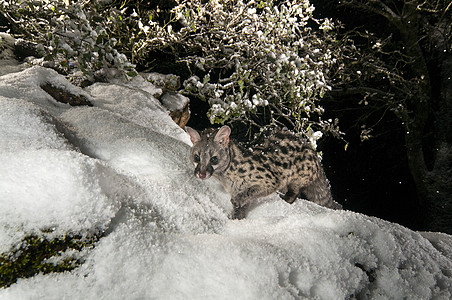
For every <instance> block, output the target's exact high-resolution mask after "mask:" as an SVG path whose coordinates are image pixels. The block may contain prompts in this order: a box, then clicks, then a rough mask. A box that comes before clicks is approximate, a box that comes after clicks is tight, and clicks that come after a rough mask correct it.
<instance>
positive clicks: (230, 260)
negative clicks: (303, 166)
mask: <svg viewBox="0 0 452 300" xmlns="http://www.w3.org/2000/svg"><path fill="white" fill-rule="evenodd" d="M45 82H49V83H52V84H53V85H55V86H58V87H60V88H64V89H66V90H68V91H70V92H71V93H74V94H83V95H85V96H86V97H87V98H88V99H89V100H90V102H91V103H93V104H94V107H71V106H69V105H67V104H62V103H58V102H56V101H55V100H54V99H53V98H52V97H51V96H50V95H48V94H47V93H45V92H44V91H43V90H42V89H41V88H40V85H41V84H43V83H45ZM155 89H156V88H155V87H154V86H152V85H151V84H150V83H148V82H147V81H145V80H140V79H137V80H135V81H134V82H133V83H130V84H128V83H125V82H115V83H110V84H95V85H93V86H90V87H88V88H86V89H84V90H83V89H80V88H77V87H75V86H72V85H71V84H70V83H69V82H67V81H66V80H65V79H64V78H63V77H61V76H59V75H58V74H57V73H55V72H54V71H52V70H49V69H44V68H40V67H34V68H30V69H26V70H24V71H21V72H17V73H12V74H7V75H4V76H2V77H0V165H1V168H2V170H1V172H0V207H2V209H1V210H0V252H1V253H5V252H7V251H10V250H11V249H12V248H14V247H15V246H17V244H18V243H19V242H20V240H21V239H22V238H23V237H24V236H26V235H27V234H30V233H35V234H41V235H51V236H59V235H64V234H67V233H78V234H81V235H84V234H92V233H95V232H99V231H102V232H104V237H102V238H101V239H100V241H99V242H98V243H97V244H96V246H95V248H93V249H91V250H85V251H81V252H80V253H75V254H74V253H73V252H74V251H72V252H70V253H66V254H65V255H78V256H79V257H82V258H84V259H85V262H84V263H83V264H82V265H81V266H80V267H78V268H77V269H75V270H73V271H71V272H65V273H53V274H47V275H43V274H38V275H36V276H34V277H32V278H28V279H20V280H18V282H17V283H16V284H13V285H11V286H10V287H8V288H3V289H0V299H66V298H67V299H344V298H359V299H403V298H407V299H450V298H451V297H452V246H451V245H452V237H451V236H449V235H446V234H442V233H430V232H429V233H427V232H415V231H412V230H409V229H407V228H404V227H402V226H400V225H398V224H394V223H389V222H387V221H384V220H381V219H378V218H374V217H368V216H365V215H362V214H358V213H354V212H351V211H333V210H330V209H327V208H323V207H320V206H317V205H316V204H313V203H310V202H307V201H304V200H301V199H299V200H297V201H296V202H295V203H294V204H292V205H290V204H287V203H286V202H284V201H281V200H280V199H279V196H278V195H271V196H269V197H266V198H264V199H261V200H260V201H259V202H258V203H255V204H253V206H252V207H251V210H250V212H249V215H248V217H247V218H246V219H245V220H240V221H238V220H231V219H229V218H228V216H229V215H230V213H231V209H232V207H231V204H230V203H229V196H228V195H227V194H226V193H225V192H224V191H223V189H222V188H221V186H220V185H219V184H218V183H217V182H216V181H215V180H214V179H212V180H208V181H201V180H199V179H197V178H196V177H195V176H194V175H193V167H192V166H191V165H190V163H189V159H188V153H189V149H190V141H189V138H188V136H187V134H186V133H185V132H183V131H182V130H181V129H180V128H179V127H177V125H175V124H174V123H173V122H172V120H171V119H170V117H169V116H168V113H167V111H166V110H165V109H164V108H163V107H162V106H161V104H160V102H159V101H158V100H157V99H155V98H154V92H153V91H154V90H155ZM48 229H51V230H48ZM54 259H55V260H56V261H57V260H58V258H54Z"/></svg>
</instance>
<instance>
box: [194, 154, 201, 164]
mask: <svg viewBox="0 0 452 300" xmlns="http://www.w3.org/2000/svg"><path fill="white" fill-rule="evenodd" d="M193 161H194V162H195V163H199V162H200V161H201V158H200V157H199V155H198V154H195V156H194V157H193Z"/></svg>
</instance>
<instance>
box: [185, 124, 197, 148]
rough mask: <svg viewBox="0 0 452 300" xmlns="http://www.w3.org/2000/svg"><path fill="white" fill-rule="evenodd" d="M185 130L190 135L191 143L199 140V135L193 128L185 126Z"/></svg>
mask: <svg viewBox="0 0 452 300" xmlns="http://www.w3.org/2000/svg"><path fill="white" fill-rule="evenodd" d="M185 130H186V131H187V133H188V134H189V135H190V141H191V142H192V143H193V145H194V144H196V143H197V142H199V141H200V140H201V136H200V135H199V133H198V132H197V131H196V130H194V129H193V128H191V127H188V126H185Z"/></svg>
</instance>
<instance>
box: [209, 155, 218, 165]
mask: <svg viewBox="0 0 452 300" xmlns="http://www.w3.org/2000/svg"><path fill="white" fill-rule="evenodd" d="M210 163H211V164H212V165H216V164H217V163H218V157H216V156H212V157H211V158H210Z"/></svg>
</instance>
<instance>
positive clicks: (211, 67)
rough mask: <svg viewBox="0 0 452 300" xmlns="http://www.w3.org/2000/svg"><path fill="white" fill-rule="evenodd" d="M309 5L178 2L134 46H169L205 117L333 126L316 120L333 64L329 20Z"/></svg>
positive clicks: (289, 0) (300, 127)
mask: <svg viewBox="0 0 452 300" xmlns="http://www.w3.org/2000/svg"><path fill="white" fill-rule="evenodd" d="M313 11H314V7H313V6H312V5H311V4H310V3H309V1H307V0H286V1H272V0H268V1H247V2H244V1H242V0H211V1H201V0H196V1H183V2H181V3H179V4H178V5H177V6H175V7H174V8H173V10H172V13H173V15H172V19H171V21H169V22H167V23H165V24H164V25H161V24H159V23H157V22H153V21H150V22H148V24H147V25H146V26H144V25H143V27H144V28H145V32H146V39H143V43H145V44H146V46H142V47H143V48H146V49H148V50H155V49H172V51H173V52H174V53H176V54H177V56H178V59H179V61H183V62H186V63H187V66H188V67H189V68H190V70H191V72H192V75H193V76H192V77H190V78H189V79H187V80H186V81H185V82H184V87H185V92H186V93H189V94H192V95H195V96H197V97H200V98H201V99H204V100H206V101H208V102H209V104H210V106H211V108H210V110H209V118H210V121H211V122H212V123H224V122H226V121H231V120H246V121H248V122H250V123H253V117H255V116H256V114H263V113H265V114H267V116H268V117H269V119H270V123H272V124H275V125H286V126H289V127H292V128H294V129H295V130H297V131H304V132H307V131H309V130H310V129H311V128H313V127H316V128H321V129H323V130H330V131H335V132H338V131H337V126H336V124H335V123H334V121H333V120H329V121H325V120H321V118H320V116H321V115H322V113H323V108H322V107H321V106H320V103H319V100H320V99H321V98H322V97H323V95H324V94H325V93H326V92H327V91H328V90H329V89H330V86H329V84H328V76H327V74H328V72H329V68H330V66H331V65H332V64H334V63H335V62H336V59H335V58H334V53H332V51H330V50H329V47H331V45H332V44H334V43H335V40H334V35H333V34H331V30H332V29H333V24H332V22H330V20H327V19H325V20H317V19H315V18H314V17H313V15H312V13H313ZM311 26H316V27H317V29H318V31H317V32H314V30H313V29H312V28H311ZM254 119H255V118H254Z"/></svg>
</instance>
